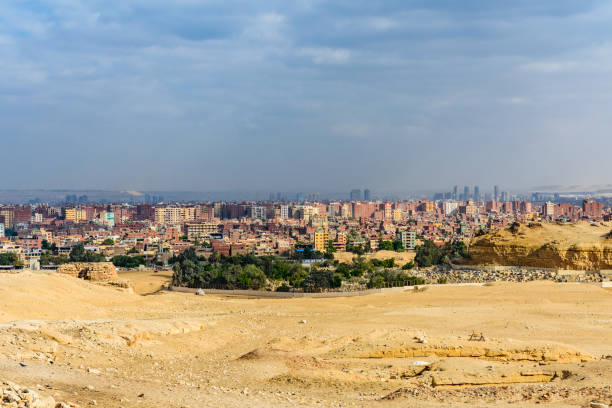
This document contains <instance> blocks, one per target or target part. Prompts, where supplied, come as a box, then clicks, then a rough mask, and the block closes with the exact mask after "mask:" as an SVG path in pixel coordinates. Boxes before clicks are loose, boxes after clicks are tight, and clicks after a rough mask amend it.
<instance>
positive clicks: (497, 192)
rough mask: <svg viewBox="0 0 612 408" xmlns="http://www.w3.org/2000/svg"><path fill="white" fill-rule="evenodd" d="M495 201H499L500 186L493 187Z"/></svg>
mask: <svg viewBox="0 0 612 408" xmlns="http://www.w3.org/2000/svg"><path fill="white" fill-rule="evenodd" d="M493 201H499V186H494V187H493Z"/></svg>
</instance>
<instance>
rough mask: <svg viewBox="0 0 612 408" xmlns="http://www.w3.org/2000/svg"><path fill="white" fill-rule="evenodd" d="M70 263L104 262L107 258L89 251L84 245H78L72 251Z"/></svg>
mask: <svg viewBox="0 0 612 408" xmlns="http://www.w3.org/2000/svg"><path fill="white" fill-rule="evenodd" d="M69 259H70V262H104V261H106V257H105V256H104V255H102V254H100V253H97V252H94V251H88V250H86V249H85V246H84V245H83V244H78V245H76V246H74V247H73V248H72V250H71V251H70V257H69Z"/></svg>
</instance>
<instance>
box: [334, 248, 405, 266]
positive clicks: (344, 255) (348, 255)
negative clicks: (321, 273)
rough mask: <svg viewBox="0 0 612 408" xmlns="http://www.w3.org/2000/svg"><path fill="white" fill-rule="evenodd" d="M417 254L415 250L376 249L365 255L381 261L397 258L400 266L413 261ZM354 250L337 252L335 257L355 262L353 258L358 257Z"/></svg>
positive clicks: (397, 263) (346, 261)
mask: <svg viewBox="0 0 612 408" xmlns="http://www.w3.org/2000/svg"><path fill="white" fill-rule="evenodd" d="M415 256H416V252H415V251H404V252H395V251H376V252H374V253H371V254H366V255H363V257H364V258H366V259H378V260H380V261H384V260H386V259H391V258H393V259H395V264H396V265H398V266H404V264H406V263H408V262H410V261H412V260H413V259H414V257H415ZM356 257H357V255H355V254H354V253H352V252H335V253H334V259H337V260H339V261H340V262H344V263H350V262H353V258H356Z"/></svg>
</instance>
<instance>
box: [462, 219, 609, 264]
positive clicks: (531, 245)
mask: <svg viewBox="0 0 612 408" xmlns="http://www.w3.org/2000/svg"><path fill="white" fill-rule="evenodd" d="M547 228H548V229H549V230H550V233H549V234H548V235H545V233H546V232H547V231H546V229H547ZM580 228H581V229H580ZM584 229H585V227H584V226H579V227H576V226H574V225H568V226H565V227H559V226H558V225H554V226H553V227H547V225H546V224H542V225H538V227H537V228H536V227H532V226H530V225H520V226H519V227H518V228H514V230H511V229H506V230H501V231H496V232H493V233H490V234H487V235H483V236H481V237H477V238H475V239H474V241H473V242H472V243H471V245H470V249H469V253H470V257H471V259H470V260H469V261H468V263H470V264H472V265H513V266H529V267H538V268H556V269H572V270H591V271H594V270H605V269H612V240H609V239H606V238H605V235H604V232H602V234H601V235H599V236H593V235H594V234H592V233H590V232H591V231H586V232H589V233H590V234H586V233H585V231H584ZM598 229H602V230H603V229H604V227H603V226H593V227H590V230H593V231H597V230H598ZM540 230H544V231H540ZM559 231H561V233H559ZM574 231H575V233H573V232H574ZM566 232H567V233H566ZM607 232H608V229H607V228H606V229H605V233H607ZM572 233H573V234H572Z"/></svg>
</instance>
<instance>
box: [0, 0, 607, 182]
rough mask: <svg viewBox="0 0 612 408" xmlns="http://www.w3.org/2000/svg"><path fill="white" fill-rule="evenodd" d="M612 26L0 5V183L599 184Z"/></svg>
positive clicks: (545, 18) (480, 9)
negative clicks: (0, 174) (1, 175)
mask: <svg viewBox="0 0 612 408" xmlns="http://www.w3.org/2000/svg"><path fill="white" fill-rule="evenodd" d="M610 16H612V5H610V4H609V3H608V2H604V1H585V2H579V3H576V2H569V1H559V2H554V3H550V4H542V3H538V4H534V3H533V2H529V1H518V2H510V3H508V2H503V3H502V2H488V1H476V0H473V1H468V2H462V3H461V4H460V5H459V4H454V3H449V2H422V1H408V2H350V3H343V2H341V3H334V4H326V3H323V2H317V1H299V2H295V3H287V2H279V1H272V0H266V1H262V2H257V3H252V2H240V1H236V2H214V1H213V2H206V3H201V2H197V1H195V2H179V3H175V4H172V5H169V4H166V3H164V2H158V1H152V2H147V3H146V4H145V3H142V2H138V1H134V0H132V1H124V2H121V3H115V2H101V1H92V2H84V1H79V0H70V1H64V2H59V3H57V2H49V1H36V2H17V1H8V2H3V3H2V4H1V5H0V21H1V24H0V60H1V61H2V67H3V69H2V70H1V73H0V109H1V110H2V111H3V113H4V115H3V120H2V121H1V122H0V134H2V135H3V138H2V139H3V151H5V152H10V154H5V156H4V166H5V167H6V168H12V169H19V171H15V172H14V174H13V175H12V176H11V177H10V178H7V179H5V180H3V186H2V187H4V188H45V187H48V186H52V187H55V186H64V187H67V188H74V189H88V188H96V189H108V190H118V189H124V188H129V189H134V190H154V189H162V190H189V191H194V190H195V191H202V190H246V189H252V190H264V191H265V190H272V191H276V190H281V191H284V190H290V189H293V186H295V185H299V186H300V187H299V189H303V190H308V191H317V190H319V191H343V190H344V189H346V187H347V184H351V185H353V184H355V185H369V186H376V187H373V188H375V189H376V190H378V191H400V190H422V189H428V188H431V189H433V190H435V189H439V188H441V187H443V186H445V185H454V184H458V185H463V183H461V179H463V180H471V184H472V185H474V184H476V185H481V186H485V185H494V184H500V185H506V186H509V187H512V188H515V187H516V186H531V185H549V184H566V185H570V184H581V183H593V184H605V183H606V182H607V181H608V180H607V175H608V174H610V172H611V171H612V164H611V163H610V161H609V160H607V152H608V151H609V150H610V148H612V139H611V138H610V137H609V135H608V130H609V127H610V118H609V114H608V112H607V106H608V105H609V102H610V98H611V96H610V95H612V93H611V92H609V89H608V88H609V84H610V83H612V81H611V79H612V78H611V75H612V74H611V73H610V72H609V70H607V69H606V68H605V67H606V66H608V63H609V61H610V57H611V56H612V52H611V51H610V50H611V49H612V48H611V47H610V44H611V43H612V41H611V40H612V30H611V29H610V27H609V18H610ZM570 33H571V34H570ZM348 176H350V178H351V179H352V180H354V183H347V182H346V179H347V177H348ZM349 189H350V186H349Z"/></svg>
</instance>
